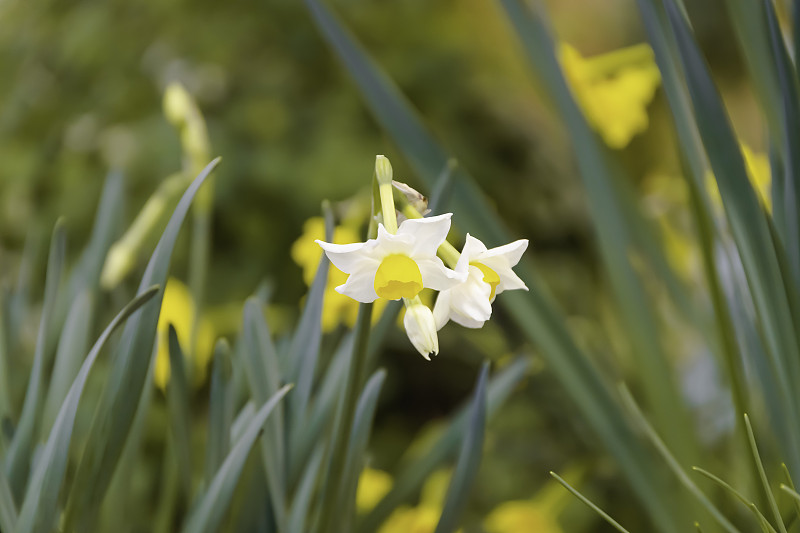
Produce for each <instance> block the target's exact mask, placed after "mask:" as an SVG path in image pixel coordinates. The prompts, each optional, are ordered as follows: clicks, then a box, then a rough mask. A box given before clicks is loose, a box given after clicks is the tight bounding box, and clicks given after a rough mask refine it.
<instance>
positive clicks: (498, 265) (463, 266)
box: [433, 233, 528, 330]
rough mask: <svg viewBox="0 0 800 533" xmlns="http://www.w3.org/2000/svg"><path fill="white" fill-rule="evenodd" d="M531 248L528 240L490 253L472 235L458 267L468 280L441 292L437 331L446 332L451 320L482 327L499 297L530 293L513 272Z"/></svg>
mask: <svg viewBox="0 0 800 533" xmlns="http://www.w3.org/2000/svg"><path fill="white" fill-rule="evenodd" d="M527 247H528V240H527V239H520V240H518V241H514V242H512V243H510V244H506V245H504V246H498V247H497V248H492V249H491V250H487V249H486V246H484V244H483V243H482V242H481V241H479V240H478V239H476V238H475V237H473V236H472V235H470V234H469V233H468V234H467V240H466V243H465V244H464V249H463V250H462V251H461V256H460V257H459V259H458V263H456V268H455V271H456V272H457V273H459V274H462V275H464V274H466V275H467V279H466V280H465V281H464V282H463V283H461V284H459V285H456V286H455V287H453V288H451V289H447V290H443V291H442V292H440V293H439V297H438V298H437V299H436V305H435V306H434V308H433V317H434V319H435V320H436V329H437V330H439V329H442V327H443V326H444V325H445V324H447V322H448V321H449V320H452V321H453V322H455V323H457V324H461V325H462V326H464V327H467V328H480V327H482V326H483V323H484V322H486V321H487V320H489V317H491V316H492V302H493V301H494V299H495V296H497V295H498V294H500V293H501V292H503V291H507V290H513V289H525V290H526V291H527V290H528V287H526V286H525V283H524V282H523V281H522V280H521V279H519V277H518V276H517V275H516V274H515V273H514V271H513V270H511V267H513V266H514V265H516V264H517V263H518V262H519V260H520V257H522V254H523V252H525V249H526V248H527Z"/></svg>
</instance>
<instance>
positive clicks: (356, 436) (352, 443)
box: [339, 370, 386, 531]
mask: <svg viewBox="0 0 800 533" xmlns="http://www.w3.org/2000/svg"><path fill="white" fill-rule="evenodd" d="M385 380H386V371H385V370H378V371H377V372H375V373H374V374H373V375H372V377H371V378H370V379H369V380H368V381H367V384H366V385H365V386H364V390H363V391H362V392H361V397H360V398H359V400H358V406H357V407H356V413H355V417H354V419H353V428H352V430H351V431H350V439H349V442H348V444H347V452H346V460H345V467H344V476H343V477H342V481H341V482H340V483H339V488H340V489H339V502H340V504H339V505H340V509H341V511H340V512H341V515H340V516H341V517H342V523H343V524H344V530H345V531H348V530H352V527H351V524H352V520H353V512H354V511H355V508H354V507H355V500H356V487H358V476H359V474H360V473H361V469H362V468H363V466H364V464H363V462H364V455H365V453H366V450H367V444H368V442H369V436H370V432H371V429H372V423H373V420H374V418H375V408H376V406H377V403H378V396H379V395H380V393H381V387H383V382H384V381H385Z"/></svg>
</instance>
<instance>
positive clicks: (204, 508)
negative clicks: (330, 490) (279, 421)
mask: <svg viewBox="0 0 800 533" xmlns="http://www.w3.org/2000/svg"><path fill="white" fill-rule="evenodd" d="M291 388H292V386H291V385H285V386H283V387H282V388H281V389H280V390H278V391H277V392H276V393H275V394H274V395H273V396H272V397H271V398H270V399H269V400H268V401H267V402H266V403H264V404H263V405H262V406H261V408H260V409H259V410H258V412H257V413H256V414H255V416H254V417H253V418H252V420H250V422H249V423H248V424H247V428H246V429H245V430H244V433H243V434H242V436H241V438H240V439H239V440H238V442H237V443H236V445H235V446H234V447H233V449H232V450H231V452H230V453H229V454H228V457H227V458H226V459H225V462H224V463H222V466H221V467H220V469H219V471H218V472H217V474H216V475H215V476H214V480H213V481H212V482H211V484H210V485H209V486H208V490H206V492H205V494H203V497H202V498H201V499H200V501H199V502H198V503H197V505H196V506H195V507H194V512H193V513H192V514H191V516H190V517H189V519H188V520H187V521H186V525H185V526H184V527H183V529H182V531H183V533H211V532H213V531H217V530H218V529H219V526H220V524H221V523H222V519H223V518H224V517H225V512H226V511H227V509H228V505H230V502H231V498H232V497H233V491H234V489H235V488H236V483H237V481H238V480H239V476H240V475H241V473H242V469H243V468H244V463H245V461H246V460H247V456H248V455H249V454H250V450H251V449H252V447H253V444H254V443H255V441H256V438H258V436H259V435H261V433H262V432H263V430H264V424H265V423H266V421H267V419H268V418H269V416H270V414H272V412H273V411H274V410H275V408H276V407H277V406H278V404H279V402H280V401H281V399H283V397H284V396H285V395H286V393H287V392H289V390H290V389H291Z"/></svg>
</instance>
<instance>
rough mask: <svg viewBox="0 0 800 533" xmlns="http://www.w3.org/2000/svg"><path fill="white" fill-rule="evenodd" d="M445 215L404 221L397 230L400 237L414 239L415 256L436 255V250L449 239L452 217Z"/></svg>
mask: <svg viewBox="0 0 800 533" xmlns="http://www.w3.org/2000/svg"><path fill="white" fill-rule="evenodd" d="M452 216H453V214H452V213H445V214H443V215H437V216H435V217H428V218H413V219H408V220H406V221H404V222H403V223H402V224H401V225H400V227H399V228H398V229H397V234H398V236H399V235H412V236H413V237H414V254H415V255H422V256H431V255H436V250H437V248H439V246H440V245H441V244H442V243H443V242H444V240H445V239H446V238H447V233H448V232H449V231H450V217H452Z"/></svg>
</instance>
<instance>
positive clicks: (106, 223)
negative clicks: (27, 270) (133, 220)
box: [49, 171, 124, 392]
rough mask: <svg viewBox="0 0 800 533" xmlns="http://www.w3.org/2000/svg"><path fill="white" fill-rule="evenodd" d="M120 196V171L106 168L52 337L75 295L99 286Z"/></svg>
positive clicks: (62, 295)
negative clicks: (98, 198) (87, 239)
mask: <svg viewBox="0 0 800 533" xmlns="http://www.w3.org/2000/svg"><path fill="white" fill-rule="evenodd" d="M123 198H124V194H123V179H122V173H121V172H118V171H113V172H109V174H108V176H107V177H106V181H105V184H104V185H103V191H102V192H101V193H100V201H99V203H98V204H97V205H98V207H97V214H96V215H95V219H94V224H93V225H92V234H91V236H90V237H89V243H88V244H87V245H86V248H84V250H83V252H82V253H81V256H80V258H79V259H78V262H77V263H76V265H75V267H74V268H73V269H72V272H71V273H70V275H69V279H68V281H67V282H66V289H65V290H63V291H60V292H59V294H58V297H57V299H56V304H55V311H54V313H53V320H52V321H51V327H50V331H49V335H50V338H51V339H52V340H55V339H56V338H57V337H58V334H59V332H60V331H61V328H62V326H63V325H64V322H65V320H67V318H68V317H69V316H71V314H70V313H68V311H69V310H70V308H71V305H72V302H73V301H74V300H75V298H77V297H78V296H79V295H80V294H81V293H82V292H83V291H85V290H86V289H89V290H91V291H94V290H95V289H97V287H98V286H99V284H100V270H101V269H102V268H103V262H105V259H106V254H107V253H108V249H109V248H110V247H111V242H112V241H113V239H114V236H115V234H116V232H117V230H118V228H119V225H120V224H119V222H120V220H119V219H120V213H122V212H123V209H122V201H123ZM70 382H71V380H70ZM65 392H66V391H65Z"/></svg>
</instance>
